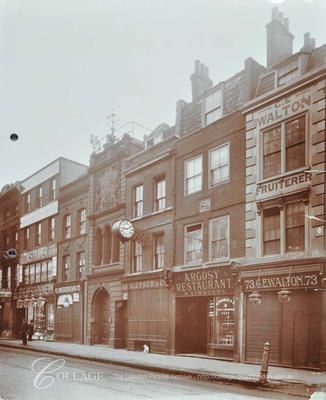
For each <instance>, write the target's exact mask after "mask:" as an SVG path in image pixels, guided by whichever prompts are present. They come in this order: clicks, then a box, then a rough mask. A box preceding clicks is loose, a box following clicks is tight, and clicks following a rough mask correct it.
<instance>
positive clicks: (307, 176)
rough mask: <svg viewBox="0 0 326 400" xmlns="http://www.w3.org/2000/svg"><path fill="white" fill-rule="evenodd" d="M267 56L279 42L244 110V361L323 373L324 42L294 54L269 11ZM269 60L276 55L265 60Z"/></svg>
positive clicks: (310, 43)
mask: <svg viewBox="0 0 326 400" xmlns="http://www.w3.org/2000/svg"><path fill="white" fill-rule="evenodd" d="M267 30H268V33H269V35H268V42H267V47H268V50H269V51H268V54H270V53H271V52H272V50H271V49H273V48H277V47H278V46H279V45H280V43H278V40H280V41H281V42H282V43H284V42H289V41H291V43H287V49H288V51H287V52H285V53H280V54H274V55H273V57H272V61H273V65H268V69H267V71H266V73H265V74H263V75H262V77H261V79H260V83H259V85H258V88H257V95H256V97H255V99H254V100H253V101H251V102H250V103H248V104H247V105H246V107H245V109H244V114H245V116H246V260H245V264H246V265H242V266H241V267H240V268H239V271H240V273H239V282H240V285H241V297H242V304H243V309H242V320H241V332H242V336H241V346H240V351H241V359H242V360H243V361H249V362H258V361H259V360H260V358H261V349H262V346H263V343H264V342H265V341H268V342H269V343H270V344H271V363H273V364H277V365H283V366H293V367H305V368H321V369H325V362H326V358H325V346H326V344H325V338H326V335H325V327H326V320H325V312H326V310H325V304H326V302H325V279H326V278H325V276H326V275H325V274H326V269H325V268H326V267H325V256H326V250H325V223H326V222H325V220H326V217H325V185H326V179H325V142H326V140H325V139H326V137H325V94H326V92H325V88H326V86H325V79H326V64H325V55H326V46H325V45H323V46H321V47H319V48H315V43H314V40H313V39H310V37H309V34H306V35H305V40H304V46H303V47H302V49H301V50H300V51H299V52H297V53H295V54H292V40H293V35H292V34H291V33H290V32H289V30H288V23H285V22H284V20H283V18H282V17H281V16H280V14H279V13H278V12H277V9H273V16H272V21H271V22H270V23H269V24H268V25H267ZM267 61H268V62H271V61H270V58H268V60H267Z"/></svg>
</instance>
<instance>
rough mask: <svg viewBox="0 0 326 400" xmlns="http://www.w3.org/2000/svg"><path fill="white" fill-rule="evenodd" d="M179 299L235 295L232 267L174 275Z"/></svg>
mask: <svg viewBox="0 0 326 400" xmlns="http://www.w3.org/2000/svg"><path fill="white" fill-rule="evenodd" d="M174 282H175V288H176V295H177V297H186V296H219V295H224V294H233V292H234V282H233V277H232V274H231V268H230V266H223V267H214V268H208V269H197V270H194V271H187V272H177V273H175V274H174Z"/></svg>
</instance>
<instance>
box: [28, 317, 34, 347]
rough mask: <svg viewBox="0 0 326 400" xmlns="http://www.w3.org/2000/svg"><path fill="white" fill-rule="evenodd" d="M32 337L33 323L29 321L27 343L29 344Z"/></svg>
mask: <svg viewBox="0 0 326 400" xmlns="http://www.w3.org/2000/svg"><path fill="white" fill-rule="evenodd" d="M33 335H34V321H33V320H32V319H31V320H30V322H29V324H28V341H29V342H31V341H32V340H33Z"/></svg>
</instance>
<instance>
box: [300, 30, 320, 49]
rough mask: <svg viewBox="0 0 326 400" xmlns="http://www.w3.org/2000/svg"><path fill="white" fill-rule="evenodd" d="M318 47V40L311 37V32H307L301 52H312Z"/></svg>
mask: <svg viewBox="0 0 326 400" xmlns="http://www.w3.org/2000/svg"><path fill="white" fill-rule="evenodd" d="M315 47H316V40H315V39H313V38H311V37H310V32H306V33H305V34H304V37H303V47H302V48H301V49H300V51H305V52H311V51H312V50H313V49H314V48H315Z"/></svg>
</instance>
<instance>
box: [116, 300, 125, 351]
mask: <svg viewBox="0 0 326 400" xmlns="http://www.w3.org/2000/svg"><path fill="white" fill-rule="evenodd" d="M127 327H128V302H127V301H126V300H123V301H117V302H116V304H115V338H116V343H115V344H114V347H115V348H119V349H120V348H122V349H126V348H127Z"/></svg>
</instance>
